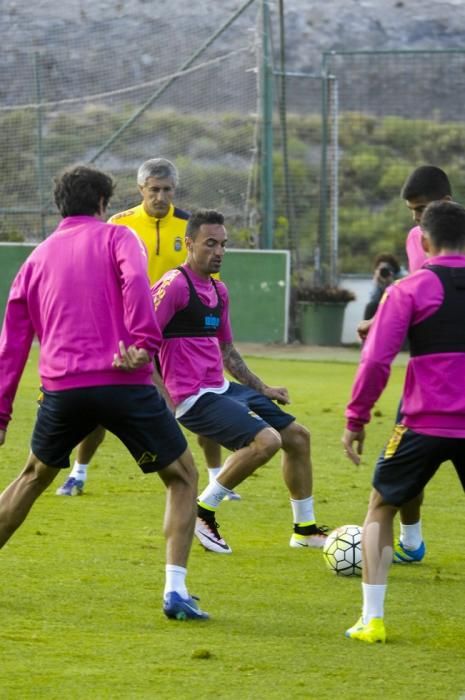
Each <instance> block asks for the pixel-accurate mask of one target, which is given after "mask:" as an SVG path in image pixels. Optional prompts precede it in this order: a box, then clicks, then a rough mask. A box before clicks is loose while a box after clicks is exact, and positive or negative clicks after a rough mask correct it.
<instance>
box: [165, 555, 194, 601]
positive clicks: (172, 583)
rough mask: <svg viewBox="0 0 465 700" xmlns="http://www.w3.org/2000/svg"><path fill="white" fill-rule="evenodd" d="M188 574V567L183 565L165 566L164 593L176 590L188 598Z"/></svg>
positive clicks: (182, 596)
mask: <svg viewBox="0 0 465 700" xmlns="http://www.w3.org/2000/svg"><path fill="white" fill-rule="evenodd" d="M186 575H187V569H185V568H184V567H183V566H176V565H175V564H167V565H166V566H165V591H164V593H163V595H164V596H166V594H167V593H171V592H172V591H176V593H179V595H180V596H181V598H184V599H185V600H187V598H189V593H188V592H187V588H186Z"/></svg>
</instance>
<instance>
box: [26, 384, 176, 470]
mask: <svg viewBox="0 0 465 700" xmlns="http://www.w3.org/2000/svg"><path fill="white" fill-rule="evenodd" d="M42 391H43V398H42V399H41V401H40V403H39V410H38V412H37V419H36V424H35V426H34V431H33V434H32V439H31V450H32V452H33V453H34V454H35V455H36V457H38V459H40V461H41V462H43V463H44V464H46V465H47V466H49V467H56V468H60V469H67V468H68V467H69V456H70V453H71V451H72V450H73V448H74V447H76V445H78V444H79V443H80V442H81V440H83V439H84V438H85V437H86V435H88V434H89V433H91V432H92V431H93V430H94V429H95V428H96V427H97V426H98V425H102V426H103V427H104V428H106V429H107V430H109V431H110V432H111V433H113V434H114V435H116V437H118V438H119V439H120V440H121V442H122V443H124V445H126V447H127V448H128V450H129V452H130V453H131V454H132V456H133V457H134V459H135V460H136V462H137V464H138V465H139V467H140V468H141V470H142V471H143V472H144V473H149V472H156V471H158V470H160V469H163V468H164V467H167V466H168V465H169V464H171V463H172V462H174V460H176V459H177V458H178V457H179V456H180V455H181V454H182V453H183V452H184V450H185V449H186V447H187V442H186V439H185V437H184V435H183V434H182V431H181V429H180V427H179V425H178V423H177V422H176V419H175V418H174V416H173V415H172V413H171V412H170V411H169V410H168V408H167V406H166V403H165V401H164V399H163V398H162V397H161V396H160V394H159V393H158V391H157V390H156V389H155V387H153V386H144V385H140V386H134V385H129V386H128V385H124V386H123V385H119V386H95V387H85V388H80V389H69V390H66V391H45V390H42Z"/></svg>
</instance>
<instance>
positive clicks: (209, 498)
mask: <svg viewBox="0 0 465 700" xmlns="http://www.w3.org/2000/svg"><path fill="white" fill-rule="evenodd" d="M230 493H232V491H230V490H229V489H227V488H226V486H221V484H219V483H218V482H217V481H216V479H215V481H212V482H211V484H208V486H206V487H205V488H204V490H203V491H202V493H201V494H200V496H199V498H198V501H199V503H200V505H202V504H205V505H206V506H209V507H210V508H211V509H212V510H216V509H217V508H218V506H219V505H220V503H221V501H222V500H223V498H224V497H225V496H228V495H229V494H230Z"/></svg>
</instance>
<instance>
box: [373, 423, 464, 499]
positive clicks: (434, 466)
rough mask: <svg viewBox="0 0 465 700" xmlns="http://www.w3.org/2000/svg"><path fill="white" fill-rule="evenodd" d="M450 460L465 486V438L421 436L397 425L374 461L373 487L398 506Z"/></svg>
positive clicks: (415, 494)
mask: <svg viewBox="0 0 465 700" xmlns="http://www.w3.org/2000/svg"><path fill="white" fill-rule="evenodd" d="M449 460H450V461H451V462H452V464H453V465H454V467H455V469H456V471H457V474H458V476H459V479H460V481H461V483H462V488H463V489H465V438H445V437H434V436H433V435H421V434H420V433H415V432H414V431H413V430H409V428H407V427H406V426H405V425H402V424H397V425H396V426H395V427H394V431H393V433H392V436H391V439H390V440H389V442H388V444H387V445H386V447H385V448H384V450H383V451H382V453H381V454H380V456H379V458H378V461H377V463H376V466H375V472H374V475H373V486H374V487H375V489H376V490H377V491H379V493H380V494H381V496H382V497H383V499H384V501H385V502H386V503H390V504H391V505H393V506H401V505H403V504H404V503H407V501H410V500H411V499H412V498H414V497H415V496H418V494H419V493H421V491H422V490H423V489H424V487H425V486H426V484H427V483H428V481H430V480H431V479H432V477H433V476H434V474H435V473H436V471H437V470H438V469H439V467H440V466H441V464H442V463H443V462H447V461H449Z"/></svg>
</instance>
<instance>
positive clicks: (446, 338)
mask: <svg viewBox="0 0 465 700" xmlns="http://www.w3.org/2000/svg"><path fill="white" fill-rule="evenodd" d="M423 267H424V268H425V269H427V270H431V271H432V272H434V274H435V275H437V276H438V277H439V279H440V281H441V284H442V286H443V287H444V299H443V302H442V304H441V306H440V307H439V308H438V309H437V310H436V311H435V312H434V313H433V314H432V315H431V316H429V317H428V318H426V319H425V320H424V321H421V322H420V323H417V324H416V325H415V326H411V328H410V330H409V334H408V337H409V345H410V355H411V356H412V357H416V356H418V355H431V354H437V353H444V352H465V267H444V266H442V265H428V264H426V265H424V266H423Z"/></svg>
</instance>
